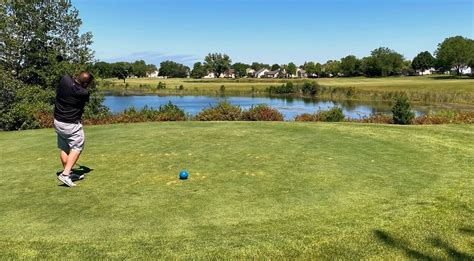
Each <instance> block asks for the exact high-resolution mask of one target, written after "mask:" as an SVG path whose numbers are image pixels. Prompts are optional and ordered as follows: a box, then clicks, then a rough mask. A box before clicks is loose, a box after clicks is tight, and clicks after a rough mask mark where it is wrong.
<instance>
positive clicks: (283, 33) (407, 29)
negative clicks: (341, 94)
mask: <svg viewBox="0 0 474 261" xmlns="http://www.w3.org/2000/svg"><path fill="white" fill-rule="evenodd" d="M73 5H74V6H75V7H76V8H77V9H78V10H79V15H80V17H81V19H82V20H83V25H82V27H81V30H82V31H91V32H92V33H93V35H94V38H93V39H94V44H93V45H92V48H93V50H94V51H95V52H96V58H97V59H99V60H105V61H109V62H112V61H119V60H120V61H122V60H123V61H134V60H137V59H144V60H145V61H146V62H147V63H154V64H157V65H158V64H159V63H160V62H161V61H163V60H168V59H169V60H174V61H176V62H180V63H184V64H186V65H192V64H193V63H194V62H195V61H202V60H203V59H204V57H205V56H206V54H208V53H209V52H223V53H227V54H228V55H229V56H230V57H231V58H232V60H233V62H245V63H251V62H253V61H258V62H264V63H269V64H273V63H279V64H283V63H288V62H295V63H296V64H298V65H300V64H303V63H304V62H305V61H316V62H321V63H324V62H326V61H327V60H330V59H340V58H341V57H344V56H346V55H349V54H354V55H356V56H358V57H363V56H367V55H369V54H370V51H371V50H373V49H375V48H377V47H380V46H384V47H389V48H391V49H394V50H396V51H398V52H400V53H402V54H403V55H404V56H405V58H407V59H412V58H413V57H414V56H415V55H416V54H417V53H419V52H421V51H425V50H427V51H430V52H433V51H434V50H435V49H436V46H437V44H438V43H440V42H441V41H442V40H443V39H444V38H446V37H450V36H455V35H462V36H465V37H469V38H471V39H472V38H474V37H473V34H474V33H473V31H474V0H418V1H416V0H383V1H382V0H332V1H331V0H325V1H322V0H321V1H320V0H232V1H231V0H155V1H152V0H133V1H132V0H128V1H125V0H73Z"/></svg>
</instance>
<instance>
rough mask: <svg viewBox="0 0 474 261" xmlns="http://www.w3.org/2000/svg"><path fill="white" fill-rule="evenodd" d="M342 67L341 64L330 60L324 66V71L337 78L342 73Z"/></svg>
mask: <svg viewBox="0 0 474 261" xmlns="http://www.w3.org/2000/svg"><path fill="white" fill-rule="evenodd" d="M340 67H341V62H339V61H336V60H329V61H327V62H326V63H325V64H324V65H323V68H324V71H325V72H326V73H327V74H332V75H333V76H337V75H338V74H339V73H340V72H341V70H340Z"/></svg>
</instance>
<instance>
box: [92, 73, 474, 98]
mask: <svg viewBox="0 0 474 261" xmlns="http://www.w3.org/2000/svg"><path fill="white" fill-rule="evenodd" d="M104 81H106V82H108V85H107V86H106V85H105V84H104ZM289 81H291V82H294V83H295V84H302V83H303V82H305V81H316V82H317V83H318V84H320V85H321V86H326V87H332V88H337V87H341V88H354V90H355V91H358V92H360V93H359V97H345V98H348V99H354V98H357V99H364V100H373V99H387V98H384V97H383V94H386V93H394V92H402V91H403V92H407V93H409V94H411V96H412V97H413V99H415V100H417V101H425V102H454V103H464V104H474V78H467V77H464V78H449V77H446V76H440V75H435V76H420V77H384V78H365V77H352V78H319V79H254V78H244V79H175V78H171V79H157V78H131V79H127V80H126V83H125V84H124V83H123V81H122V80H119V79H106V80H102V81H99V89H100V90H103V91H115V92H119V93H120V92H132V93H133V92H141V93H157V94H183V95H186V94H190V95H194V94H204V95H216V94H217V95H220V94H222V92H221V86H222V85H223V86H224V88H225V92H224V93H225V94H228V95H251V94H256V95H259V94H260V95H261V94H265V89H266V88H268V87H270V86H272V85H281V84H283V83H286V82H289ZM158 82H164V83H166V89H164V90H157V89H156V86H157V85H158ZM126 84H128V86H127V87H125V85H126ZM180 86H182V90H180V89H179V88H180ZM323 95H326V96H327V94H323ZM331 97H332V96H331ZM325 98H327V97H325ZM332 98H333V97H332ZM388 99H391V98H390V97H388Z"/></svg>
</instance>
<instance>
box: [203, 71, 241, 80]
mask: <svg viewBox="0 0 474 261" xmlns="http://www.w3.org/2000/svg"><path fill="white" fill-rule="evenodd" d="M203 78H204V79H214V78H217V75H216V74H215V73H214V72H210V73H208V74H207V75H206V76H204V77H203ZM219 78H235V70H234V69H230V70H228V71H226V72H224V73H221V75H220V76H219Z"/></svg>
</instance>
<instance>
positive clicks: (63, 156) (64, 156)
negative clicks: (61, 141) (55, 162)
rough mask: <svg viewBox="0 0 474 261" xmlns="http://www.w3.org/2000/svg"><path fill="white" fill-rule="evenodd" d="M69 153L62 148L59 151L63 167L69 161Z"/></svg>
mask: <svg viewBox="0 0 474 261" xmlns="http://www.w3.org/2000/svg"><path fill="white" fill-rule="evenodd" d="M67 156H68V155H67V153H66V152H65V151H64V150H61V152H60V153H59V157H60V158H61V163H62V164H63V168H64V167H66V162H67Z"/></svg>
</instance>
